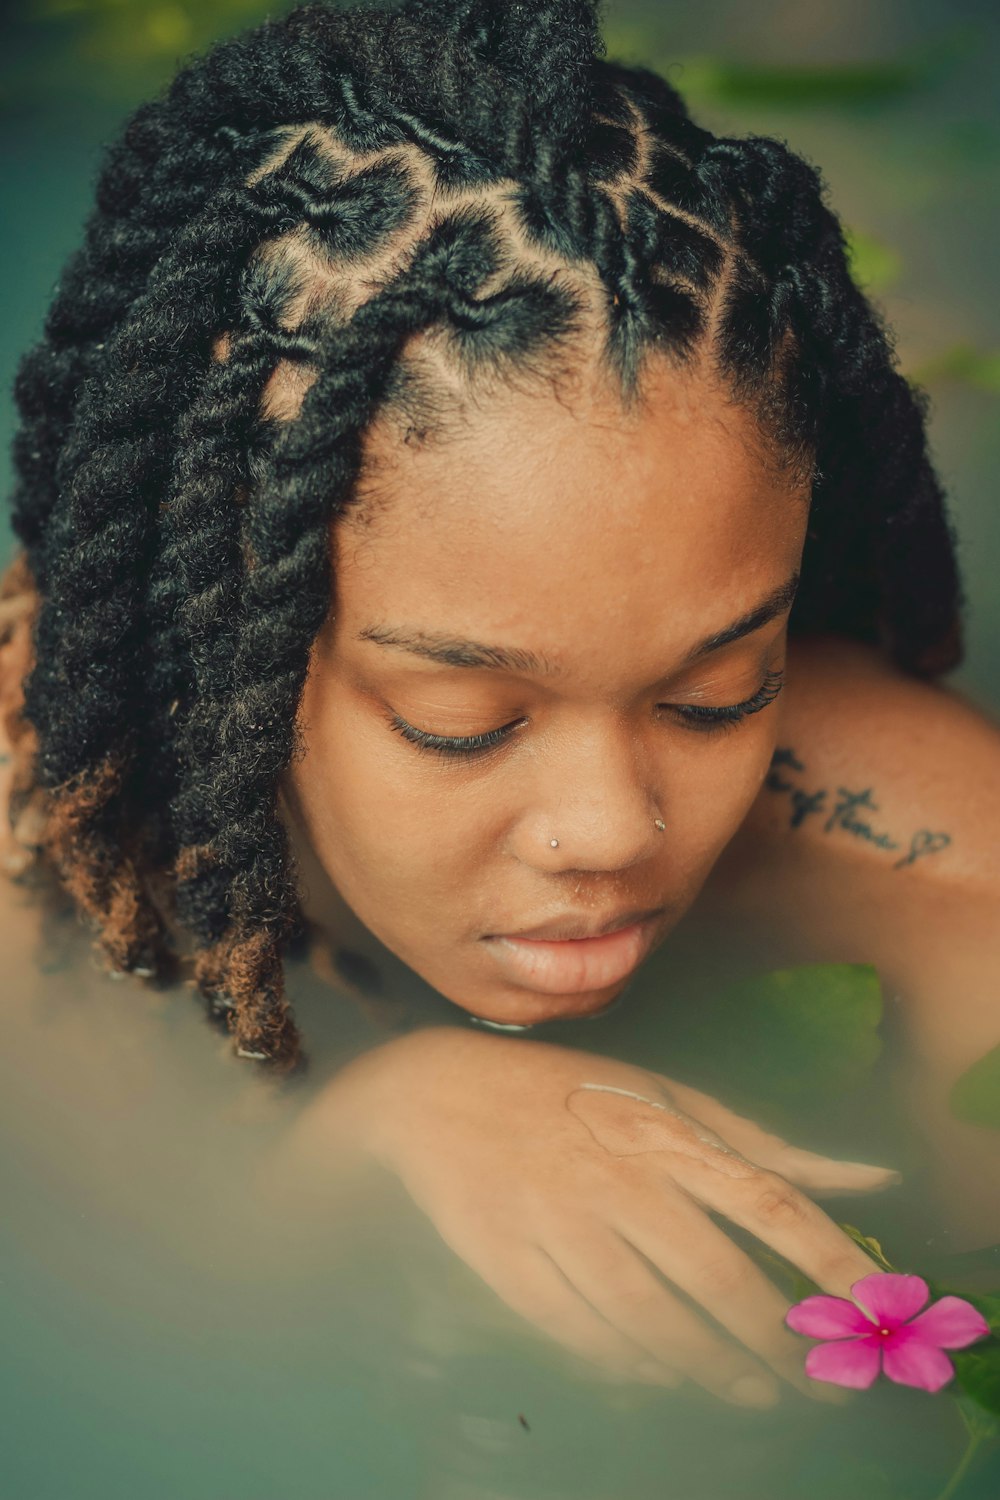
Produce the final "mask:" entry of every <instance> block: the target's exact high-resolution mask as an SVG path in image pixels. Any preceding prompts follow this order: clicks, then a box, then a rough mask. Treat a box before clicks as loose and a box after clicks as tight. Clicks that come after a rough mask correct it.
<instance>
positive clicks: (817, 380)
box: [0, 0, 959, 1072]
mask: <svg viewBox="0 0 1000 1500" xmlns="http://www.w3.org/2000/svg"><path fill="white" fill-rule="evenodd" d="M602 53H603V46H602V43H601V41H600V35H599V31H598V23H597V6H596V4H595V3H593V0H549V3H542V4H535V5H532V6H530V7H529V6H526V5H524V4H522V3H516V0H505V3H499V4H498V3H495V0H451V3H449V0H409V3H407V4H404V6H403V8H402V9H401V10H399V11H396V12H394V13H390V12H385V11H369V10H366V9H357V10H354V11H350V12H346V13H345V12H343V11H339V10H334V9H332V8H330V7H328V6H327V5H324V4H317V5H312V6H305V7H302V8H300V9H298V10H296V11H294V12H293V13H292V14H291V15H289V16H288V17H286V18H285V19H283V20H281V21H277V22H271V23H268V24H266V25H264V26H262V27H260V28H259V29H258V30H256V31H253V32H250V33H248V34H247V35H246V36H244V37H241V38H238V39H237V40H235V41H232V42H228V43H225V44H223V45H221V46H219V47H217V48H216V49H215V50H214V51H212V52H211V53H210V54H208V56H206V57H205V58H203V59H201V60H200V61H198V62H196V63H194V64H193V65H192V66H191V67H189V68H188V69H187V70H185V71H184V72H182V73H181V74H180V75H179V76H178V77H177V79H176V80H175V81H174V83H173V85H172V86H171V88H170V89H169V91H168V92H167V93H166V95H165V96H164V97H163V98H162V99H160V100H157V101H154V102H153V103H151V104H148V105H146V106H144V107H143V108H142V109H140V110H139V111H138V112H137V113H136V114H135V115H134V116H133V118H132V120H131V121H130V122H129V124H128V125H127V126H126V128H125V131H124V133H123V135H122V138H121V141H120V142H119V143H118V144H117V145H116V146H115V147H114V148H112V150H111V152H110V153H109V156H108V158H107V161H106V164H105V167H104V170H103V173H102V175H101V178H100V181H99V183H98V188H97V206H96V209H95V212H94V214H93V216H92V218H91V220H90V222H89V224H88V226H87V230H86V236H85V241H84V245H83V248H82V249H81V250H80V252H79V253H78V255H77V256H76V257H75V258H74V260H73V261H71V263H70V265H69V267H68V268H67V271H66V273H65V275H64V277H63V280H62V282H61V284H60V287H59V289H58V291H57V295H56V297H55V300H54V302H53V305H52V308H51V311H50V313H49V316H48V319H47V322H46V326H45V336H44V339H43V341H42V343H41V344H40V346H39V347H38V349H36V350H34V351H32V352H31V353H30V354H29V355H28V356H26V358H25V360H24V361H23V363H22V366H21V371H20V374H19V378H18V383H17V399H18V403H19V408H20V412H21V418H22V425H21V428H20V431H19V434H18V437H17V440H16V443H15V463H16V469H17V475H18V487H17V491H16V494H15V497H14V525H15V529H16V531H17V534H18V536H19V538H20V540H21V543H22V544H23V548H24V553H23V556H22V558H21V559H19V561H18V563H17V564H16V566H15V569H14V570H12V572H11V574H10V575H9V576H8V579H7V580H6V582H5V584H4V587H3V590H2V591H0V611H6V613H0V626H2V622H3V621H5V620H6V621H8V622H12V621H15V619H16V622H17V628H18V629H20V630H21V631H22V632H23V631H24V630H25V629H27V628H28V624H30V625H31V627H32V640H33V649H34V667H33V670H32V671H31V673H30V675H29V677H28V680H27V683H26V687H25V701H24V705H23V711H22V709H21V708H20V707H19V705H18V704H17V702H16V701H12V702H11V703H10V704H8V710H7V720H8V725H9V727H10V730H11V734H12V739H13V740H14V741H15V745H16V748H17V755H18V765H17V770H16V774H15V779H14V792H13V794H12V803H11V816H12V820H13V821H14V822H15V823H16V825H17V828H18V829H19V830H20V833H19V837H21V841H22V843H25V844H34V845H37V846H39V847H40V848H42V849H43V850H44V852H45V854H46V855H47V857H48V859H49V860H50V861H51V863H52V864H53V865H54V867H55V868H56V869H57V871H58V872H59V874H60V876H61V878H62V880H63V881H64V883H65V884H66V886H67V887H68V889H69V890H70V891H71V892H72V893H73V894H74V896H75V897H76V899H77V901H78V902H79V904H80V906H81V907H82V909H83V910H84V911H85V912H86V913H87V914H88V915H89V917H90V918H91V920H92V921H93V923H94V925H95V927H96V928H97V930H98V932H99V934H100V940H101V942H102V944H103V947H104V949H105V952H106V954H107V956H108V961H109V962H110V964H111V965H112V966H113V967H115V968H117V969H129V970H132V971H134V972H138V973H143V974H145V973H150V972H152V971H154V970H155V969H156V967H157V965H158V964H159V963H161V962H162V961H163V958H164V955H165V954H166V953H168V952H169V951H171V950H176V949H179V948H183V946H184V945H185V943H190V944H193V947H194V963H195V974H196V978H197V981H198V983H199V985H200V987H201V989H202V992H203V993H204V994H205V996H206V997H207V998H208V999H209V1001H210V1005H211V1008H212V1010H213V1011H214V1012H215V1013H217V1014H219V1015H220V1016H222V1017H224V1018H225V1021H226V1024H227V1026H228V1027H229V1029H230V1031H231V1032H232V1033H233V1035H234V1038H235V1043H236V1047H237V1050H238V1052H240V1053H241V1054H242V1055H244V1056H248V1057H254V1058H260V1059H263V1060H268V1061H269V1062H271V1063H272V1064H275V1065H276V1066H277V1067H278V1069H279V1070H280V1071H282V1072H284V1071H287V1070H289V1069H291V1068H292V1067H293V1066H294V1065H295V1064H296V1062H297V1061H298V1060H299V1059H300V1058H301V1055H302V1054H301V1048H300V1040H299V1037H298V1033H297V1031H296V1027H295V1024H294V1020H293V1018H292V1014H291V1010H290V1007H289V1002H288V998H287V996H286V994H285V989H284V982H283V977H282V966H281V952H282V949H283V946H284V944H285V943H286V942H287V940H288V938H289V936H290V934H292V933H293V932H294V931H295V926H296V919H297V896H296V880H295V872H294V870H293V869H292V867H291V861H290V856H289V850H288V846H287V842H286V837H285V832H284V828H283V825H282V822H281V819H280V817H279V814H278V807H277V789H278V783H279V778H280V777H281V775H282V773H283V772H284V771H285V769H286V768H287V766H288V765H289V763H290V761H291V759H292V757H293V755H295V753H296V751H297V749H298V746H297V743H296V730H295V720H296V712H297V707H298V703H299V699H300V695H301V691H302V687H303V683H304V681H305V676H306V671H307V667H308V660H309V653H310V650H311V646H312V643H313V640H314V638H315V636H316V634H317V632H318V630H319V628H320V626H321V624H322V622H323V620H324V618H325V617H326V615H327V612H328V610H329V608H330V604H331V551H330V530H331V522H333V521H334V520H335V519H336V517H337V516H338V515H340V514H341V513H342V512H343V510H344V509H345V507H346V506H348V505H349V504H350V503H351V501H352V499H353V497H354V493H355V490H356V487H357V481H358V479H359V476H360V474H361V471H362V465H363V457H362V452H363V450H362V439H363V436H364V434H365V432H366V430H367V428H368V426H369V425H370V424H371V422H372V421H373V419H374V418H375V416H376V415H377V414H380V413H383V412H387V413H395V414H396V415H397V416H398V418H399V420H400V422H401V423H404V424H405V425H406V427H407V432H408V437H409V435H410V434H412V433H416V434H417V435H426V433H428V432H430V431H432V430H433V429H434V428H435V425H440V424H441V423H442V422H443V421H444V420H445V419H446V414H447V411H448V409H449V407H448V403H449V394H448V393H449V391H454V390H455V389H456V387H457V386H461V385H467V384H470V383H472V382H483V383H485V384H486V385H487V386H489V384H490V382H496V381H498V380H503V379H507V378H511V377H513V376H515V375H521V376H527V377H528V378H534V379H538V380H542V381H544V380H546V379H550V378H552V377H553V376H555V375H556V374H557V373H558V372H559V371H560V370H561V369H564V368H565V364H564V363H563V362H564V361H566V360H570V361H571V360H572V351H573V350H574V349H575V348H576V349H578V348H579V347H580V344H581V343H582V342H585V341H587V340H591V341H592V340H594V339H597V340H599V342H600V347H601V348H602V349H603V352H604V357H605V359H606V362H607V363H608V365H609V367H610V368H611V369H613V370H614V371H615V373H616V375H617V377H618V379H619V381H620V385H621V389H622V392H623V396H624V398H625V399H626V400H629V399H631V397H632V396H633V395H634V394H635V392H636V390H637V388H638V384H639V379H640V375H641V370H642V365H643V360H644V358H645V357H647V356H648V354H649V352H650V351H652V350H658V351H660V352H661V353H663V354H665V355H666V356H667V357H669V358H671V359H673V360H675V361H678V362H684V361H688V360H691V359H693V358H694V357H695V356H696V355H697V356H698V357H703V356H705V355H706V354H707V355H708V357H710V358H711V359H712V360H713V361H714V363H715V367H716V368H717V370H718V371H719V372H720V373H721V374H722V375H723V376H724V377H725V378H726V380H727V381H728V382H729V383H730V385H731V387H732V389H733V391H734V393H735V394H736V396H737V398H738V399H740V400H743V401H746V402H748V403H750V404H751V405H752V406H753V407H754V409H755V411H757V412H758V413H759V416H760V420H761V423H762V426H763V428H764V429H765V431H766V432H767V433H768V435H769V436H770V437H771V439H772V440H773V443H774V446H775V450H776V451H777V452H778V453H779V455H783V461H786V462H788V463H790V464H793V465H798V466H799V467H801V468H804V469H805V471H806V472H807V473H809V474H812V475H813V477H814V507H813V514H812V521H811V526H810V531H809V537H808V541H807V545H806V551H805V558H804V575H803V584H802V589H801V593H800V597H799V602H798V604H797V606H796V612H795V615H794V616H793V622H792V628H793V629H795V630H798V631H819V630H827V631H831V630H832V631H836V632H840V633H842V634H845V635H848V636H852V637H855V638H857V639H862V640H868V641H873V642H878V643H880V644H881V645H882V646H883V647H884V649H886V650H887V651H888V652H889V653H890V654H891V655H892V656H893V657H894V659H895V660H896V661H897V662H898V663H900V664H901V665H902V666H903V667H904V668H906V669H908V670H911V671H917V672H919V671H924V672H930V671H940V670H943V669H945V668H946V667H948V666H950V665H952V664H954V662H955V661H956V659H957V657H958V654H959V643H958V632H957V623H956V622H957V619H958V584H957V579H956V573H955V567H954V561H953V553H952V546H951V537H950V532H949V529H948V525H947V521H946V518H945V513H944V508H943V501H942V496H941V492H940V489H939V487H938V484H937V481H936V479H935V476H934V473H933V470H932V469H931V467H930V464H929V461H928V457H927V452H926V442H925V436H924V423H923V411H922V407H921V404H920V400H919V398H918V397H917V396H916V395H915V393H914V392H913V391H912V390H911V389H910V387H909V386H908V385H907V383H906V382H905V381H904V379H903V378H902V376H901V375H900V374H899V373H898V372H897V370H896V368H895V363H894V357H893V353H892V349H891V346H890V343H889V340H888V337H887V335H886V333H885V330H884V329H883V328H882V327H881V326H880V324H879V322H878V319H877V317H876V315H875V314H874V313H873V311H872V309H871V307H870V306H869V305H868V303H867V302H866V301H865V299H864V297H863V296H862V295H861V294H860V292H859V291H858V290H857V289H856V288H855V286H854V284H853V282H852V280H851V277H850V274H849V269H848V263H847V258H846V254H845V248H844V241H843V235H842V232H841V228H840V225H839V223H838V221H837V219H836V217H835V216H834V215H833V213H832V212H831V211H830V210H829V209H828V208H827V206H826V204H825V202H824V198H823V188H822V184H821V182H820V179H819V177H818V175H817V174H816V172H815V171H814V170H813V169H812V168H811V167H809V166H807V165H806V164H805V163H804V162H802V161H801V160H800V159H799V158H798V157H796V156H794V155H793V154H792V153H791V152H790V151H789V150H788V149H787V148H786V147H784V146H783V145H780V144H779V143H778V142H775V141H771V140H764V139H757V138H750V139H747V140H736V139H717V138H716V137H714V136H712V135H711V134H710V133H709V132H707V131H705V130H703V129H701V128H700V127H698V126H697V125H696V124H694V123H693V122H692V121H691V120H690V119H689V118H688V116H687V113H686V110H685V108H684V105H683V103H682V101H681V99H680V98H679V96H678V95H677V94H676V93H675V91H674V90H673V89H671V88H670V87H669V86H668V85H667V84H666V83H665V82H664V81H663V80H662V79H661V78H659V77H658V76H657V75H655V74H653V73H651V72H649V71H648V70H645V69H641V68H625V67H622V66H620V65H617V64H614V63H611V62H607V61H605V60H604V59H603V57H602ZM19 600H20V601H22V602H21V603H19V602H18V601H19ZM26 622H28V623H27V624H26ZM8 628H9V629H13V628H14V625H13V624H9V623H8ZM8 696H9V697H10V696H12V695H10V694H8ZM29 812H30V814H31V816H30V817H28V816H27V814H28V813H29ZM25 829H27V832H25V831H24V830H25Z"/></svg>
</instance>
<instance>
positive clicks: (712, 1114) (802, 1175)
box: [670, 1083, 902, 1195]
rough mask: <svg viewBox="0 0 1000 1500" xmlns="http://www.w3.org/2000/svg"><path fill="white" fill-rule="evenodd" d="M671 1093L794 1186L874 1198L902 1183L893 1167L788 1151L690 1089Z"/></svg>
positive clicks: (674, 1086) (765, 1133) (766, 1133)
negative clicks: (869, 1195)
mask: <svg viewBox="0 0 1000 1500" xmlns="http://www.w3.org/2000/svg"><path fill="white" fill-rule="evenodd" d="M670 1092H671V1094H672V1096H673V1098H674V1100H675V1102H676V1103H677V1105H678V1106H679V1107H680V1108H681V1109H683V1110H684V1112H685V1113H686V1114H689V1115H691V1116H692V1117H693V1118H694V1119H697V1120H702V1121H704V1123H705V1124H706V1125H708V1126H709V1127H710V1128H711V1129H712V1130H714V1131H716V1133H717V1134H718V1135H720V1136H721V1137H722V1138H723V1140H725V1141H726V1142H727V1143H728V1144H729V1145H730V1146H733V1147H735V1149H736V1150H737V1151H739V1152H741V1153H742V1154H743V1155H744V1156H746V1157H748V1158H749V1159H750V1161H754V1162H757V1163H758V1165H759V1166H762V1167H767V1168H769V1169H770V1170H771V1171H772V1172H780V1174H781V1176H782V1177H787V1179H788V1181H789V1182H794V1183H795V1184H796V1185H797V1186H798V1187H802V1188H805V1189H806V1190H807V1191H808V1192H812V1193H819V1194H825V1193H829V1194H831V1195H833V1194H839V1193H875V1192H879V1191H880V1190H881V1189H882V1188H886V1187H890V1186H891V1185H892V1184H894V1183H897V1182H900V1181H901V1180H902V1179H901V1177H900V1174H899V1173H898V1172H896V1171H894V1170H893V1169H892V1168H891V1167H873V1166H869V1165H868V1164H867V1163H866V1162H857V1161H840V1160H837V1159H836V1158H833V1157H829V1156H821V1155H820V1154H819V1153H818V1152H815V1151H804V1150H802V1149H801V1148H800V1147H797V1146H789V1145H788V1143H787V1141H784V1140H782V1138H781V1137H780V1136H778V1135H774V1134H773V1133H772V1132H771V1131H768V1130H764V1129H762V1128H761V1126H760V1125H758V1124H757V1123H756V1122H755V1121H754V1120H747V1119H745V1118H744V1117H743V1116H742V1115H738V1114H735V1113H734V1112H733V1110H731V1109H727V1108H726V1106H725V1105H724V1104H720V1103H719V1101H718V1100H717V1099H713V1098H711V1096H710V1095H708V1094H703V1093H701V1092H700V1091H699V1090H698V1089H692V1088H688V1086H687V1085H686V1084H675V1083H671V1084H670Z"/></svg>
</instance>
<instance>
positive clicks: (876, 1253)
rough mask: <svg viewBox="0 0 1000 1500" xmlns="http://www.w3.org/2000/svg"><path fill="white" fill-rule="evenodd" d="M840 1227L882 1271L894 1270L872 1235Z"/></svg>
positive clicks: (849, 1226)
mask: <svg viewBox="0 0 1000 1500" xmlns="http://www.w3.org/2000/svg"><path fill="white" fill-rule="evenodd" d="M840 1227H841V1229H842V1230H843V1231H844V1233H845V1234H847V1235H850V1237H851V1239H852V1240H853V1241H854V1243H855V1244H856V1245H860V1247H861V1249H862V1250H863V1251H864V1252H865V1254H866V1255H870V1256H871V1258H872V1260H873V1261H874V1262H875V1264H876V1265H877V1266H880V1267H881V1269H882V1270H883V1271H895V1269H896V1267H895V1266H894V1265H893V1264H892V1262H891V1261H890V1260H889V1259H888V1257H887V1256H886V1253H885V1251H884V1250H883V1249H882V1246H881V1245H880V1244H879V1242H878V1240H876V1239H874V1238H873V1236H872V1235H870V1234H862V1233H861V1230H860V1229H857V1228H856V1227H855V1226H854V1225H853V1224H841V1226H840ZM984 1316H985V1315H984Z"/></svg>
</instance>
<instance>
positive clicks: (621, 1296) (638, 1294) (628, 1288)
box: [608, 1281, 657, 1317]
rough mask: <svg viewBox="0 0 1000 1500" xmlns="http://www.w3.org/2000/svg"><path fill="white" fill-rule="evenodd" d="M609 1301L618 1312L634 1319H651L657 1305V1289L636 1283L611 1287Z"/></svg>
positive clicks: (625, 1283) (630, 1282)
mask: <svg viewBox="0 0 1000 1500" xmlns="http://www.w3.org/2000/svg"><path fill="white" fill-rule="evenodd" d="M608 1300H609V1302H610V1304H611V1306H612V1307H613V1308H614V1309H615V1310H616V1311H618V1312H621V1313H626V1314H628V1315H630V1316H632V1317H637V1316H640V1315H642V1316H644V1317H651V1316H652V1314H653V1312H654V1311H655V1309H656V1304H657V1297H656V1291H655V1288H653V1287H649V1286H645V1285H643V1284H642V1283H641V1282H634V1281H626V1282H619V1283H618V1284H617V1285H614V1286H611V1287H609V1289H608Z"/></svg>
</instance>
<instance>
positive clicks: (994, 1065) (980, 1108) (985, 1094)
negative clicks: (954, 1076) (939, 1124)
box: [950, 1047, 1000, 1130]
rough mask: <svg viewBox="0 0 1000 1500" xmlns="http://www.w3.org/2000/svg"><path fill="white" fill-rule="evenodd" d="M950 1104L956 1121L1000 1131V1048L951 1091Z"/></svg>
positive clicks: (966, 1074) (974, 1067)
mask: <svg viewBox="0 0 1000 1500" xmlns="http://www.w3.org/2000/svg"><path fill="white" fill-rule="evenodd" d="M950 1105H951V1112H952V1114H953V1115H954V1116H955V1119H956V1120H964V1121H965V1123H966V1124H967V1125H983V1126H985V1127H986V1128H987V1129H988V1130H1000V1047H994V1048H993V1051H992V1052H987V1054H986V1056H985V1057H981V1058H980V1059H979V1061H978V1062H974V1063H973V1064H972V1067H971V1068H969V1069H967V1071H966V1072H964V1073H963V1074H962V1076H961V1078H960V1079H959V1080H958V1082H957V1083H956V1084H955V1086H954V1087H953V1089H952V1091H951V1099H950Z"/></svg>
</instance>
